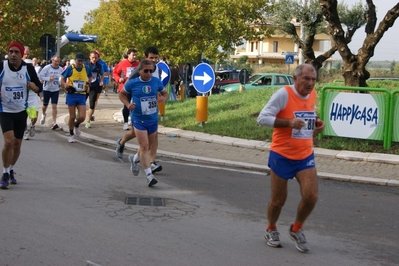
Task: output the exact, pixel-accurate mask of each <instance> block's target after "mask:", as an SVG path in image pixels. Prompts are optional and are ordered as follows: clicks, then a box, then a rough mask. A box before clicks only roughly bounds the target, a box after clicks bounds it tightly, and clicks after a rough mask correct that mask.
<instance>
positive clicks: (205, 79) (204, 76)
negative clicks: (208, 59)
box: [194, 72, 212, 85]
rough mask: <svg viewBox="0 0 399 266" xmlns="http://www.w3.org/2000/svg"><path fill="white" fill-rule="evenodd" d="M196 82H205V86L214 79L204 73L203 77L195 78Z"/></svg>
mask: <svg viewBox="0 0 399 266" xmlns="http://www.w3.org/2000/svg"><path fill="white" fill-rule="evenodd" d="M194 80H203V81H204V83H203V85H205V84H206V83H208V82H209V81H211V80H212V77H211V76H209V75H208V74H206V72H204V75H203V76H194Z"/></svg>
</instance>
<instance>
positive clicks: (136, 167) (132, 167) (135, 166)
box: [129, 154, 140, 176]
mask: <svg viewBox="0 0 399 266" xmlns="http://www.w3.org/2000/svg"><path fill="white" fill-rule="evenodd" d="M129 161H130V171H132V173H133V175H134V176H138V175H139V173H140V168H139V165H138V162H135V161H134V154H130V155H129Z"/></svg>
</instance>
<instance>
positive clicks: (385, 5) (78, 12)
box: [65, 0, 399, 61]
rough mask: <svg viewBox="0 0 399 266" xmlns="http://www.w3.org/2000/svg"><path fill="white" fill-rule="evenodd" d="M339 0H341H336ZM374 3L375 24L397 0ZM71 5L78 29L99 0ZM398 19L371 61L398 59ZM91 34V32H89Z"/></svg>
mask: <svg viewBox="0 0 399 266" xmlns="http://www.w3.org/2000/svg"><path fill="white" fill-rule="evenodd" d="M338 1H339V2H341V0H338ZM359 1H361V2H362V3H365V2H366V1H365V0H344V1H343V2H344V3H347V4H348V5H349V6H350V5H352V4H354V3H358V2H359ZM373 2H374V5H375V6H376V8H377V21H378V22H377V26H378V24H379V22H380V21H381V20H382V18H383V17H384V16H385V14H386V13H387V11H388V10H389V9H391V8H392V7H394V6H395V5H396V4H397V3H398V2H397V0H374V1H373ZM70 3H71V6H70V7H69V8H68V10H69V11H70V13H71V14H70V15H69V16H68V17H67V18H66V23H65V24H66V25H67V26H68V27H69V30H74V31H80V29H81V28H82V26H83V23H84V22H85V20H84V16H85V14H86V13H87V12H89V11H90V10H93V9H96V8H98V6H99V5H100V0H84V1H83V0H70ZM398 32H399V19H397V20H396V21H395V24H394V25H393V27H392V28H390V29H389V30H388V31H387V32H385V34H384V36H383V37H382V39H381V41H380V42H379V43H378V44H377V46H376V49H375V51H374V56H373V57H372V58H371V61H375V60H388V61H393V60H395V61H399V51H398V48H397V45H398V44H399V34H398ZM89 34H91V33H89ZM365 37H366V34H365V32H364V27H363V28H360V29H358V30H357V31H356V33H355V35H354V36H353V39H352V42H351V43H350V44H349V48H350V49H351V51H352V53H354V54H357V50H358V49H359V48H360V47H361V45H362V44H363V41H364V38H365ZM334 57H335V58H339V54H338V53H335V55H334Z"/></svg>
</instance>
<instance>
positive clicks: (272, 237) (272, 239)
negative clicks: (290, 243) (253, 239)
mask: <svg viewBox="0 0 399 266" xmlns="http://www.w3.org/2000/svg"><path fill="white" fill-rule="evenodd" d="M265 239H266V241H267V245H269V246H271V247H274V248H281V247H282V245H281V243H280V233H279V232H278V231H277V229H274V230H266V233H265Z"/></svg>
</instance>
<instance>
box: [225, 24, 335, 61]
mask: <svg viewBox="0 0 399 266" xmlns="http://www.w3.org/2000/svg"><path fill="white" fill-rule="evenodd" d="M296 26H297V33H298V35H299V36H300V25H299V23H297V25H296ZM330 47H331V40H330V36H329V35H327V34H324V33H322V34H317V35H315V40H314V43H313V50H314V52H315V56H316V57H317V56H319V55H320V54H322V53H324V52H325V51H327V50H328V49H330ZM286 54H295V55H294V62H293V66H294V67H295V66H296V65H298V63H299V55H300V51H299V48H298V45H297V44H295V43H294V42H293V41H292V39H291V36H289V35H284V34H274V35H272V36H271V37H265V38H264V39H263V40H262V41H258V40H256V41H247V42H246V43H244V45H242V46H240V47H236V49H235V52H234V54H233V55H231V56H230V57H231V58H232V59H233V60H237V59H238V58H240V57H241V56H248V62H249V63H250V64H258V65H263V64H266V63H267V64H285V60H286ZM332 61H334V59H333V58H330V59H328V60H327V62H326V63H325V64H327V67H329V66H330V64H331V62H332Z"/></svg>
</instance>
